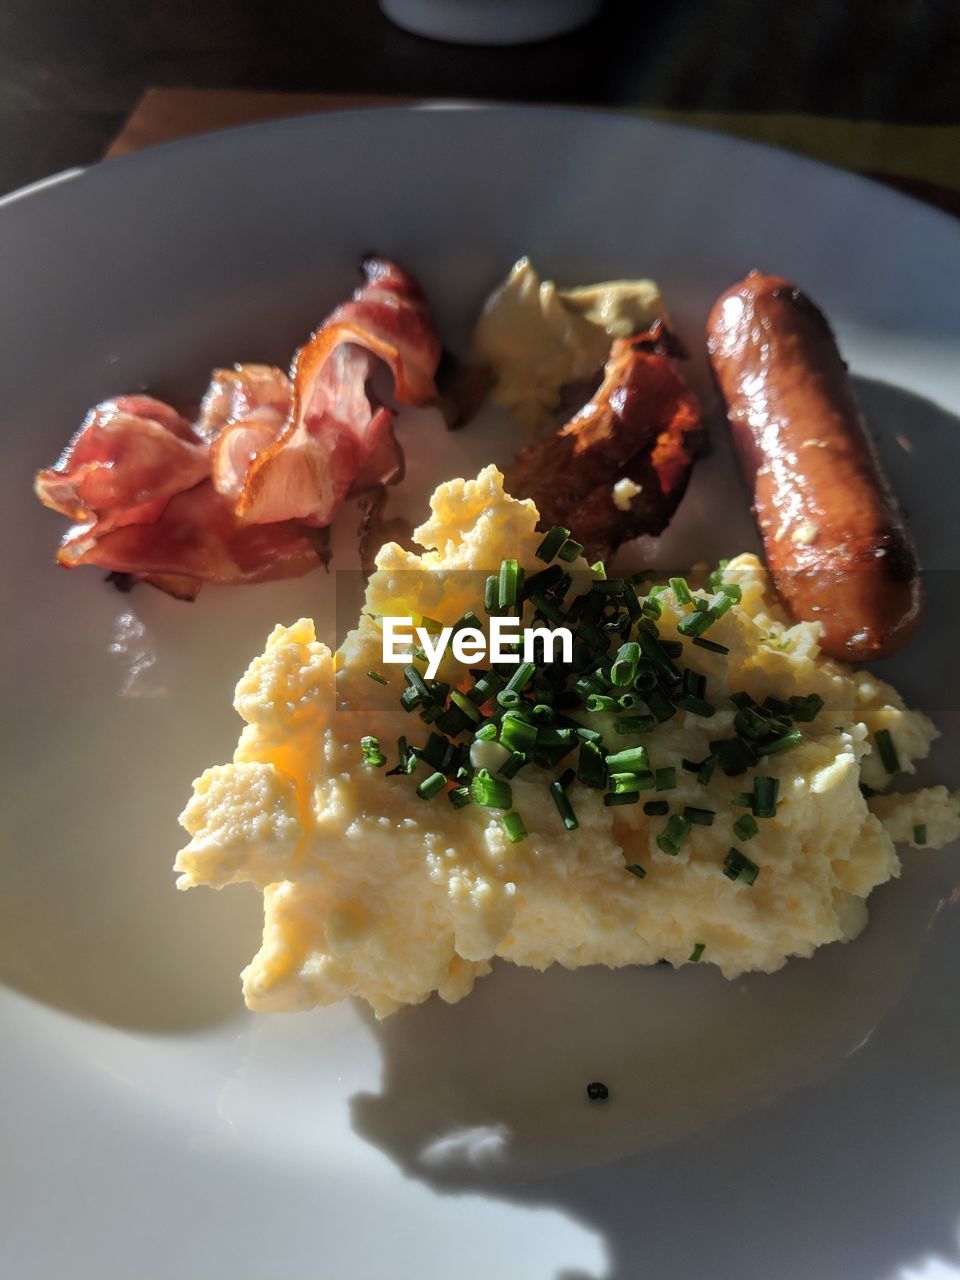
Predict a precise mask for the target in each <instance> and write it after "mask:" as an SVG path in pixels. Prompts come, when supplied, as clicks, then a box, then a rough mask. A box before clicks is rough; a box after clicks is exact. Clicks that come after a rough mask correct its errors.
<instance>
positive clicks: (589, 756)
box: [577, 742, 607, 789]
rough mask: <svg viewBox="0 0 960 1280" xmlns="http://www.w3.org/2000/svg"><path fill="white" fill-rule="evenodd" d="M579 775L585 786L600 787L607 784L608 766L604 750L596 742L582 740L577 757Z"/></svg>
mask: <svg viewBox="0 0 960 1280" xmlns="http://www.w3.org/2000/svg"><path fill="white" fill-rule="evenodd" d="M577 777H578V778H579V779H580V781H581V782H582V783H583V785H584V786H585V787H594V788H597V789H600V788H601V787H605V786H606V785H607V766H606V762H605V761H604V758H603V752H602V751H601V750H600V748H599V747H598V746H597V744H596V743H595V742H581V743H580V754H579V756H578V759H577Z"/></svg>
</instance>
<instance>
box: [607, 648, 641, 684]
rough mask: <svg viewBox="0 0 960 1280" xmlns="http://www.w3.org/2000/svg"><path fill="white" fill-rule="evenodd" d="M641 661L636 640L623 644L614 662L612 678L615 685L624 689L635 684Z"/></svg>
mask: <svg viewBox="0 0 960 1280" xmlns="http://www.w3.org/2000/svg"><path fill="white" fill-rule="evenodd" d="M639 661H640V646H639V644H637V642H636V641H635V640H631V641H629V642H628V643H627V644H622V645H621V646H620V648H619V649H618V651H617V656H616V658H614V660H613V667H612V668H611V671H610V678H611V679H612V680H613V683H614V684H616V685H620V686H621V687H624V686H626V685H628V684H633V682H634V680H635V678H636V675H637V663H638V662H639Z"/></svg>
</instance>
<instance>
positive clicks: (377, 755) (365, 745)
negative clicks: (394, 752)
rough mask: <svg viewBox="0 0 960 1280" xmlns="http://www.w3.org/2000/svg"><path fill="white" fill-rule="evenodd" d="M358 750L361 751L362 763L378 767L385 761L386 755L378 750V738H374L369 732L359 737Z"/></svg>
mask: <svg viewBox="0 0 960 1280" xmlns="http://www.w3.org/2000/svg"><path fill="white" fill-rule="evenodd" d="M360 750H361V751H362V752H363V763H364V764H369V765H372V766H373V768H375V769H379V768H381V767H382V766H383V765H385V764H386V763H387V757H386V756H385V755H384V754H383V752H382V751H381V750H380V740H379V738H374V737H372V736H370V735H369V734H368V735H367V736H366V737H363V738H361V739H360Z"/></svg>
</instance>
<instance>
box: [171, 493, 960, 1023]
mask: <svg viewBox="0 0 960 1280" xmlns="http://www.w3.org/2000/svg"><path fill="white" fill-rule="evenodd" d="M537 524H538V511H537V509H536V507H535V505H534V504H533V503H532V502H530V501H518V500H516V499H514V498H512V497H510V496H509V495H508V494H507V493H506V492H505V490H504V485H503V478H502V476H501V474H500V472H499V471H498V470H497V469H496V468H494V467H487V468H486V469H485V470H483V471H482V472H481V473H480V475H479V476H478V477H477V478H476V479H475V480H469V481H465V480H453V481H451V482H449V483H447V484H444V485H441V486H440V488H439V489H438V490H437V491H436V493H435V494H434V495H433V498H432V501H431V515H430V518H429V519H428V520H427V521H426V523H425V524H424V525H422V526H421V527H420V528H419V529H418V530H417V531H416V538H417V540H418V542H419V543H420V544H421V545H422V546H423V547H424V548H426V549H425V550H424V552H423V553H422V554H415V553H413V552H407V551H404V550H402V549H401V548H400V547H399V546H397V545H396V544H387V545H386V546H385V547H383V548H382V550H381V551H380V554H379V556H378V557H377V570H376V572H375V573H374V574H373V576H372V577H371V579H370V581H369V584H368V587H367V594H366V603H365V607H364V609H363V612H362V614H361V617H360V619H359V623H358V626H357V628H356V629H355V630H354V631H352V632H351V633H350V634H349V636H348V637H347V639H346V641H345V643H344V644H343V646H342V647H341V649H340V650H339V651H338V652H337V653H336V654H333V653H331V651H330V650H329V649H328V648H327V647H326V646H325V645H324V644H322V643H320V642H319V641H318V640H317V639H316V636H315V632H314V627H313V624H312V623H311V622H310V621H309V620H307V619H301V620H300V621H299V622H296V623H294V624H293V625H292V626H282V625H281V626H277V627H276V628H275V629H274V630H273V632H272V633H271V635H270V637H269V639H268V641H267V646H266V650H265V652H264V653H263V654H262V655H261V656H259V657H257V658H255V659H254V660H253V662H252V663H251V665H250V667H249V669H248V671H247V673H246V674H245V675H244V676H243V677H242V678H241V680H240V683H239V684H238V686H237V694H236V703H235V705H236V708H237V711H238V712H239V714H240V715H241V717H242V718H243V719H244V720H245V722H246V727H245V728H244V730H243V732H242V734H241V737H240V741H239V744H238V746H237V749H236V752H235V754H234V759H233V762H232V763H230V764H225V765H219V766H215V767H213V768H211V769H208V770H206V772H205V773H203V774H202V775H201V777H200V778H198V779H197V781H196V783H195V791H194V795H193V798H192V799H191V800H190V801H189V803H188V804H187V807H186V809H185V810H184V813H183V814H182V816H181V821H182V823H183V825H184V826H185V828H186V829H187V831H188V832H189V835H190V841H189V843H188V844H187V845H186V847H185V848H184V849H182V850H181V852H180V853H179V854H178V856H177V860H176V870H177V871H178V873H179V880H178V886H179V887H180V888H183V889H186V888H190V887H193V886H195V885H209V886H213V887H215V888H221V887H223V886H225V885H231V884H237V883H241V882H249V883H252V884H254V885H255V886H256V887H257V888H259V889H260V890H261V891H262V892H263V898H264V912H265V923H264V931H263V941H262V946H261V948H260V951H259V952H258V954H257V955H256V956H255V958H254V959H253V961H252V962H251V964H250V965H249V966H248V967H247V969H246V970H245V971H244V975H243V986H244V995H245V998H246V1001H247V1003H248V1005H249V1006H250V1007H251V1008H253V1009H259V1010H284V1009H286V1010H293V1009H305V1008H309V1007H311V1006H313V1005H316V1004H326V1003H330V1002H333V1001H336V1000H340V999H342V998H344V997H346V996H351V995H352V996H359V997H361V998H363V999H365V1000H367V1001H369V1003H370V1004H371V1005H372V1007H373V1009H374V1010H375V1012H376V1013H377V1015H378V1016H381V1017H382V1016H385V1015H387V1014H389V1013H391V1012H393V1011H394V1010H396V1009H398V1008H399V1007H400V1006H402V1005H404V1004H411V1003H416V1002H418V1001H422V1000H424V999H426V998H427V997H428V996H429V995H430V994H431V993H432V992H438V993H439V994H440V995H441V996H442V997H443V998H444V999H446V1000H450V1001H453V1000H458V999H460V998H461V997H462V996H464V995H466V994H467V993H468V992H469V991H470V989H471V987H472V986H473V983H474V981H475V980H476V979H477V978H478V977H480V976H481V975H483V974H485V973H487V972H488V971H489V969H490V966H491V962H492V960H493V959H494V957H496V956H501V957H503V958H505V959H508V960H511V961H513V962H514V963H517V964H524V965H532V966H534V967H536V968H540V969H542V968H545V967H546V966H548V965H550V964H553V963H559V964H562V965H565V966H567V967H571V968H573V967H576V966H579V965H586V964H605V965H610V966H619V965H626V964H652V963H654V962H656V961H658V960H660V959H666V960H668V961H669V962H670V963H672V964H674V965H680V964H683V963H686V962H688V961H689V962H698V963H704V964H705V963H713V964H716V965H717V966H719V968H720V969H721V971H722V972H723V973H724V974H725V975H726V976H727V977H730V978H732V977H735V976H737V975H738V974H741V973H743V972H745V971H748V970H756V969H759V970H767V971H772V970H775V969H777V968H779V967H780V966H781V965H782V964H783V963H784V962H785V961H786V959H787V958H788V957H790V956H808V955H810V954H811V953H812V952H813V951H814V949H815V948H816V947H818V946H821V945H823V944H825V943H828V942H834V941H841V940H847V939H849V938H852V937H853V936H855V935H856V934H857V933H858V932H859V930H860V929H861V928H862V927H863V925H864V923H865V921H866V914H867V913H866V907H865V900H866V898H867V896H868V895H869V893H870V892H871V890H872V889H873V888H874V887H875V886H876V885H878V884H881V883H883V882H884V881H885V880H887V879H889V878H890V877H891V876H895V875H897V873H898V870H899V865H900V864H899V861H898V858H897V854H896V851H895V849H894V845H893V839H894V838H895V839H903V838H907V839H908V840H909V841H910V842H912V843H913V844H916V845H918V846H927V847H939V846H940V845H941V844H943V843H945V842H946V841H948V840H951V839H954V838H956V836H957V835H958V834H960V807H958V804H957V799H956V797H954V796H951V795H950V794H949V793H948V792H947V791H946V789H945V788H936V787H935V788H928V789H924V790H919V791H916V792H914V793H913V794H910V795H904V796H892V795H891V796H876V797H873V798H871V799H867V798H865V795H864V792H863V790H861V784H864V786H865V787H867V788H870V789H873V790H879V791H882V790H884V789H885V788H886V787H887V785H888V783H889V781H890V780H891V778H892V777H893V776H894V774H896V773H898V772H903V773H911V772H913V769H914V761H915V760H917V759H921V758H923V757H924V756H925V755H926V754H927V753H928V750H929V747H930V744H931V742H932V740H933V739H934V737H935V736H936V731H935V729H934V727H933V725H932V724H931V722H930V721H929V720H928V719H927V718H926V717H925V716H924V715H922V714H921V713H919V712H916V711H911V710H908V709H907V708H906V707H905V706H904V703H903V700H902V699H901V698H900V696H899V695H898V694H897V693H896V691H895V690H894V689H892V688H891V687H890V686H889V685H887V684H884V683H883V682H882V681H880V680H878V679H877V678H876V677H875V676H874V675H872V674H871V673H869V672H867V673H861V672H855V671H853V670H851V669H850V668H849V667H847V666H845V665H843V664H841V663H838V662H834V661H832V660H830V659H828V658H826V657H825V656H824V655H823V654H822V653H821V651H820V645H819V636H820V627H819V625H818V624H817V623H815V622H800V623H796V624H791V623H790V621H789V620H788V618H787V616H786V615H785V613H784V612H783V610H782V608H781V607H780V605H779V604H778V603H777V602H776V600H775V599H774V598H773V597H772V595H771V594H770V592H769V591H768V580H767V575H766V573H765V572H764V570H763V569H762V568H761V566H760V564H759V562H758V561H757V560H756V558H755V557H753V556H741V557H738V558H737V559H736V560H735V561H732V562H731V563H730V564H729V565H727V566H725V567H722V568H721V569H720V570H718V571H714V573H712V574H710V575H707V576H704V578H703V580H702V582H701V583H700V584H699V585H698V584H697V583H696V582H695V581H694V580H693V579H692V578H691V580H690V581H689V582H688V581H687V580H685V579H683V578H671V579H670V580H669V582H666V583H663V582H656V581H653V582H651V581H647V580H642V581H640V580H636V579H632V578H631V579H621V580H607V579H606V578H605V576H604V574H603V572H602V570H601V568H600V567H598V566H595V567H593V568H588V567H587V564H586V561H585V560H584V559H583V558H582V556H581V555H580V551H581V547H580V544H579V543H578V542H577V541H575V539H574V538H573V537H571V535H570V532H569V530H568V529H566V528H554V529H551V530H549V531H548V532H547V533H546V534H543V533H542V532H538V530H537ZM491 571H493V572H491ZM510 612H513V613H515V614H518V615H520V616H521V617H525V618H526V619H528V620H529V619H532V620H539V621H541V622H546V623H548V624H556V623H558V622H560V623H565V624H566V625H567V626H568V628H570V629H572V631H573V634H574V636H575V645H574V649H573V654H572V661H571V662H570V663H566V662H562V661H561V662H559V663H555V664H552V665H548V664H546V663H536V662H531V663H521V664H519V665H517V664H500V666H499V667H498V666H497V665H494V666H492V667H489V666H488V667H487V668H485V669H481V670H477V669H472V670H468V669H466V668H464V667H463V666H462V665H460V664H458V663H457V661H456V660H455V657H454V656H453V654H452V652H451V651H450V650H448V651H447V653H446V656H445V657H444V658H443V659H442V661H441V664H440V667H439V670H438V672H437V678H436V679H435V680H431V681H428V680H427V679H426V678H425V674H424V673H425V669H426V664H425V662H424V660H423V655H421V656H418V655H417V654H416V653H415V652H412V653H411V656H410V659H409V661H408V663H407V665H406V666H405V667H403V666H396V665H389V664H386V663H385V662H384V650H383V635H382V632H383V619H384V618H386V617H405V616H409V615H411V614H416V615H417V618H418V621H419V622H420V623H421V624H422V626H423V628H424V629H426V630H428V631H431V630H434V631H435V630H437V629H438V628H442V627H449V628H453V627H457V626H464V625H471V626H474V625H479V626H480V627H481V629H482V628H483V627H484V626H485V624H484V623H483V621H482V620H483V619H485V618H487V617H488V616H490V614H498V613H510Z"/></svg>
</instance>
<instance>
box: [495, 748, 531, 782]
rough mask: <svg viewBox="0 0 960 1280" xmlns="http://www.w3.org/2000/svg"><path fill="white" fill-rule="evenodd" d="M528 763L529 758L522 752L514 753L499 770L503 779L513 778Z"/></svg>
mask: <svg viewBox="0 0 960 1280" xmlns="http://www.w3.org/2000/svg"><path fill="white" fill-rule="evenodd" d="M526 763H527V757H526V756H525V755H524V753H523V752H522V751H512V752H511V753H510V755H509V757H508V758H507V759H506V760H504V762H503V764H502V765H501V766H500V768H499V769H498V770H497V773H499V775H500V777H501V778H512V777H513V776H514V775H515V774H517V773H519V772H520V770H521V769H522V768H523V766H524V765H525V764H526Z"/></svg>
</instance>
